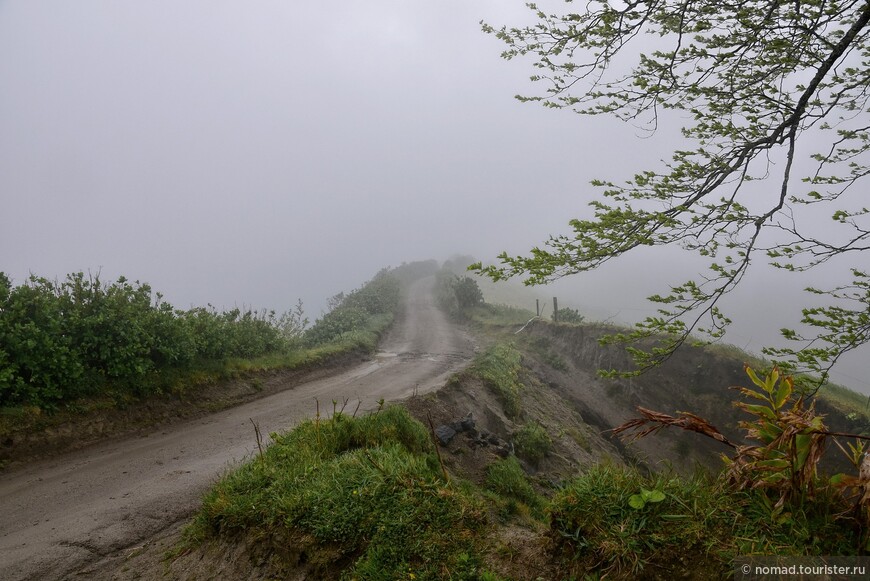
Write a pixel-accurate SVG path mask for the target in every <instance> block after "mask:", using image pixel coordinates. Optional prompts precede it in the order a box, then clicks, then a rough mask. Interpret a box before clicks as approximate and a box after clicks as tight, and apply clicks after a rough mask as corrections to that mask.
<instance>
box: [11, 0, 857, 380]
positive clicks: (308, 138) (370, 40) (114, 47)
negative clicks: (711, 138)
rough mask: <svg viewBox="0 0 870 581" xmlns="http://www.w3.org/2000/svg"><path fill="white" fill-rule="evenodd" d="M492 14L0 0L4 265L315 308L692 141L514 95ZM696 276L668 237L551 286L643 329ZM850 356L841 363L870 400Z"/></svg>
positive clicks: (562, 226) (514, 8)
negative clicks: (660, 245)
mask: <svg viewBox="0 0 870 581" xmlns="http://www.w3.org/2000/svg"><path fill="white" fill-rule="evenodd" d="M481 19H484V20H487V21H488V22H491V23H493V24H503V23H507V24H519V23H521V22H523V21H525V20H527V19H528V16H527V10H526V9H525V8H524V7H523V3H522V2H507V1H505V0H476V1H468V0H465V1H460V0H440V1H438V2H425V3H424V2H402V1H398V0H396V1H385V0H376V1H369V2H355V1H332V2H311V3H302V2H289V1H286V0H283V1H281V0H275V1H255V2H241V1H236V2H229V1H215V0H188V1H185V2H178V1H148V2H143V1H141V0H140V1H121V0H90V1H88V0H80V1H77V2H68V1H64V0H45V1H40V0H4V1H0V203H2V208H0V270H2V271H5V272H7V273H9V274H10V275H11V276H12V277H13V279H14V280H15V282H21V281H22V280H24V279H25V278H26V276H27V275H28V273H30V272H33V273H35V274H38V275H42V276H48V277H63V276H64V275H65V274H66V273H69V272H74V271H80V270H81V271H92V272H96V271H100V272H101V273H102V276H103V279H104V280H112V279H115V278H117V277H118V276H119V275H122V274H123V275H125V276H127V277H128V278H131V279H134V280H135V279H138V280H142V281H147V282H148V283H150V284H151V285H152V286H153V287H154V289H155V290H159V291H161V292H162V293H163V294H164V295H165V297H166V299H167V300H168V301H169V302H171V303H172V304H174V305H175V306H176V307H179V308H187V307H189V306H192V305H204V304H206V303H211V304H214V305H216V306H218V307H232V306H236V305H238V306H242V305H246V306H252V307H255V308H263V307H265V308H273V309H276V310H279V311H281V310H285V309H288V308H290V307H291V306H292V305H293V304H294V303H295V301H296V299H297V298H302V300H303V302H304V303H305V305H306V307H307V310H308V314H309V316H311V318H312V319H313V318H315V317H316V316H317V315H318V314H319V311H320V309H321V308H323V305H324V304H325V299H326V297H327V296H329V295H332V294H335V293H337V292H339V291H343V290H349V289H351V288H354V287H356V286H358V285H359V284H361V283H362V282H363V281H364V280H366V279H368V278H370V277H371V276H372V275H373V274H374V273H375V272H376V271H377V270H378V269H380V268H381V267H384V266H389V265H392V266H395V265H398V264H400V263H401V262H403V261H412V260H422V259H428V258H436V259H442V260H443V259H445V258H447V257H449V256H450V255H451V254H454V253H462V254H473V255H475V256H477V257H478V258H482V259H484V260H487V259H492V258H493V257H494V256H495V255H496V254H497V253H498V252H500V251H502V250H507V251H508V252H511V253H522V252H525V251H527V250H528V249H529V248H531V247H532V246H534V245H537V244H541V243H542V242H543V241H544V240H545V239H546V237H547V236H548V235H549V234H556V233H562V232H566V231H567V230H568V228H567V221H568V220H569V219H570V218H573V217H577V216H580V215H585V216H588V215H589V212H590V211H589V209H588V208H587V203H588V201H589V200H591V199H592V195H593V194H594V190H593V189H592V188H591V187H589V186H588V182H589V180H591V179H592V178H595V177H600V178H609V179H619V178H624V177H628V175H627V172H628V171H631V172H634V171H636V170H640V169H644V168H645V167H648V166H650V165H653V164H654V163H655V162H656V161H657V160H659V159H660V158H661V157H663V156H666V155H667V151H668V150H669V149H670V148H673V147H674V146H675V144H676V143H678V142H677V141H675V139H674V136H675V135H676V134H677V132H676V129H677V128H671V129H670V130H669V129H667V128H665V129H663V130H662V131H660V132H659V133H657V134H656V135H655V136H654V137H652V138H649V139H642V138H641V135H642V132H640V131H638V130H637V129H636V128H633V127H631V126H627V125H624V124H621V123H619V122H617V121H615V120H612V119H604V118H593V119H590V118H580V117H577V116H575V115H571V114H570V113H567V112H554V111H549V110H545V109H543V108H540V107H538V106H535V105H523V104H521V103H519V102H517V101H516V100H514V99H513V95H514V94H516V93H522V92H530V91H531V87H530V83H529V82H528V76H529V75H530V74H532V70H531V69H530V67H529V66H528V65H527V63H525V64H523V63H509V62H505V61H503V60H502V59H500V58H499V53H500V52H501V50H502V47H501V46H500V45H499V43H498V42H497V41H496V40H495V39H493V38H491V37H489V36H487V35H485V34H483V33H482V32H481V31H480V24H479V21H480V20H481ZM759 266H762V265H759ZM703 268H704V263H700V262H698V261H696V260H694V259H693V258H692V257H691V255H688V254H685V253H682V252H679V251H667V250H665V251H662V250H661V249H654V251H653V252H649V253H647V254H642V255H638V256H630V257H626V259H625V260H622V261H619V263H616V264H614V265H607V267H606V268H604V269H602V270H601V271H600V272H597V273H593V274H592V275H591V276H589V277H584V278H582V279H579V278H576V277H575V278H574V279H572V280H570V281H565V282H564V283H563V284H560V285H557V287H556V290H555V291H552V292H558V293H560V295H562V296H565V300H566V301H567V302H569V303H574V304H575V305H577V306H579V307H581V308H584V309H586V310H587V312H589V313H590V314H593V315H594V316H595V317H596V318H607V317H615V318H616V320H619V321H621V322H631V321H633V320H636V319H637V318H640V317H642V316H645V315H646V314H649V313H650V312H652V309H650V307H649V305H647V304H645V302H644V301H643V299H644V297H646V296H647V295H649V294H652V293H656V292H665V291H667V285H668V283H679V282H683V281H684V280H686V279H688V278H691V277H692V276H693V274H694V273H696V272H698V269H703ZM757 270H760V269H757ZM781 276H782V274H768V273H763V272H758V273H755V272H753V273H752V276H751V277H749V278H748V279H747V280H746V288H745V289H741V291H740V293H739V294H737V295H735V296H734V297H732V298H731V299H729V301H730V302H729V307H730V308H729V313H728V314H729V315H731V316H732V318H733V319H735V325H734V328H733V330H732V332H731V333H729V336H728V337H727V340H728V341H729V342H732V343H734V344H737V345H739V346H741V347H744V346H746V347H748V348H750V349H753V350H758V349H759V348H760V347H761V345H762V344H764V342H768V341H771V340H773V339H775V338H776V336H777V331H778V329H779V328H780V327H782V326H787V325H790V324H792V323H793V322H794V321H795V320H797V318H798V317H799V308H800V305H801V304H802V303H801V301H803V300H804V297H803V296H802V294H801V293H800V288H802V287H804V286H807V285H809V284H811V283H815V284H818V283H817V281H812V280H808V279H807V280H804V279H797V278H794V277H792V278H789V279H787V280H785V281H784V282H781V283H776V282H775V281H777V280H780V279H779V278H776V277H781ZM772 284H781V285H783V287H781V288H788V289H789V290H788V292H787V293H785V294H786V295H787V296H789V297H791V298H792V299H794V302H793V303H792V302H791V301H786V300H783V298H782V294H780V295H778V296H772V295H771V294H770V292H769V291H770V288H771V285H772ZM542 293H543V294H548V293H549V294H552V293H551V291H550V290H544V291H542ZM735 311H737V312H735ZM866 354H867V351H866V349H865V350H864V352H863V356H864V357H866ZM859 358H860V355H855V356H853V357H851V359H850V360H849V361H846V362H845V364H844V365H843V366H842V367H841V372H842V373H841V374H839V375H836V376H835V379H836V380H838V381H840V382H842V383H845V384H847V385H850V386H852V387H854V388H856V389H859V390H862V391H864V392H866V393H870V382H868V380H867V379H866V378H865V377H864V374H863V370H864V368H865V366H863V365H859V364H858V360H859Z"/></svg>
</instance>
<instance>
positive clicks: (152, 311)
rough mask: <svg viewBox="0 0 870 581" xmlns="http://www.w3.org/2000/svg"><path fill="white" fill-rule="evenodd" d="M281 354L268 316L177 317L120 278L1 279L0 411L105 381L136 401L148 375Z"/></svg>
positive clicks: (50, 404)
mask: <svg viewBox="0 0 870 581" xmlns="http://www.w3.org/2000/svg"><path fill="white" fill-rule="evenodd" d="M287 347H288V342H287V340H286V339H285V338H284V336H283V335H282V332H281V330H280V329H279V328H278V324H277V321H276V318H275V315H274V313H271V312H270V313H266V312H262V313H259V312H255V311H251V310H248V311H245V312H241V311H239V310H238V309H234V310H232V311H229V312H224V313H219V312H217V311H216V310H215V309H214V308H209V309H203V308H196V309H191V310H190V311H186V312H183V311H177V310H175V309H173V308H172V305H170V304H169V303H166V302H164V301H163V300H162V296H161V295H160V294H159V293H158V294H157V295H156V298H155V299H153V300H152V291H151V287H150V286H148V285H147V284H141V283H139V282H136V283H130V282H128V280H127V279H126V278H124V277H121V278H119V279H118V280H117V281H116V282H115V283H112V284H105V283H103V282H101V281H100V278H99V276H96V277H92V276H88V277H85V275H84V274H83V273H75V274H70V275H68V276H67V277H66V279H65V280H64V282H62V283H60V282H56V281H54V282H53V281H49V280H47V279H45V278H40V277H37V276H31V277H30V278H28V280H27V281H26V282H25V283H24V284H21V285H18V286H14V287H13V285H12V283H11V281H10V279H9V278H8V276H6V275H5V274H3V273H0V406H9V405H35V406H38V407H42V408H45V409H51V408H54V407H56V406H58V405H59V404H61V403H63V402H68V401H71V400H73V399H75V398H77V397H80V396H82V395H87V394H89V393H93V392H96V391H99V390H103V389H104V388H105V386H106V385H107V384H109V383H110V384H111V385H112V389H113V390H120V391H128V392H132V393H138V394H141V393H144V392H147V391H148V390H151V389H154V387H155V386H156V385H158V382H155V381H154V380H153V377H151V376H152V375H154V373H155V372H157V371H161V370H165V369H184V368H186V367H188V366H190V365H191V364H192V363H194V362H195V361H211V360H223V359H226V358H229V357H258V356H261V355H265V354H267V353H274V352H280V351H286V349H287Z"/></svg>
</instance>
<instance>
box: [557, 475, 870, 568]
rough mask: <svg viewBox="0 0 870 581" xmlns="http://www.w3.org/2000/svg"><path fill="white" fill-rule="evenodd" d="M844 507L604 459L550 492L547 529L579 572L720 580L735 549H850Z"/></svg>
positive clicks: (852, 539)
mask: <svg viewBox="0 0 870 581" xmlns="http://www.w3.org/2000/svg"><path fill="white" fill-rule="evenodd" d="M633 497H634V499H633ZM843 510H845V507H844V506H842V505H841V504H840V501H839V500H837V498H836V497H835V496H828V495H826V494H825V493H824V492H822V493H820V494H819V495H818V496H817V497H816V499H815V500H814V501H813V502H807V503H805V504H804V505H803V506H801V507H799V508H798V507H792V508H788V507H786V509H785V510H784V511H782V512H777V511H775V510H774V502H773V501H770V500H768V499H767V498H766V497H765V496H764V493H763V491H750V492H736V491H733V490H730V489H729V488H727V487H726V486H725V485H724V484H723V483H721V482H720V481H717V480H714V479H712V478H711V477H709V476H706V475H703V474H699V475H698V476H696V477H694V478H689V479H685V478H680V477H676V476H672V475H661V474H660V475H656V476H653V477H645V476H642V475H641V474H639V473H638V472H637V471H635V470H633V469H626V468H621V467H616V466H612V465H606V464H605V465H598V466H594V467H593V468H591V469H590V470H589V471H588V472H587V473H585V474H584V475H582V476H580V477H578V478H576V479H574V480H572V481H570V482H569V483H567V484H566V485H565V486H564V488H563V489H562V490H561V491H560V492H558V493H557V494H556V495H555V497H554V498H553V501H552V506H551V533H552V534H553V536H554V538H555V539H556V541H557V542H558V543H559V544H560V545H561V547H562V550H563V551H564V552H565V553H567V554H568V555H570V557H571V559H572V560H574V562H575V563H576V566H577V569H578V570H583V568H584V567H591V566H594V565H598V566H603V571H604V572H607V573H608V574H611V573H612V574H613V575H615V576H618V577H627V578H633V577H637V576H643V575H644V574H645V572H647V571H651V570H655V571H662V570H664V571H669V572H670V573H674V574H679V573H680V572H683V573H686V574H688V573H692V574H693V575H694V576H695V577H709V578H725V577H727V576H728V575H729V574H730V571H731V562H732V560H733V559H734V558H735V557H736V556H739V555H795V556H796V555H854V554H856V550H857V548H858V545H859V536H858V534H857V533H856V531H854V530H853V529H852V528H851V526H850V524H849V521H848V520H846V519H840V520H837V519H835V516H834V515H836V514H838V513H841V512H842V511H843Z"/></svg>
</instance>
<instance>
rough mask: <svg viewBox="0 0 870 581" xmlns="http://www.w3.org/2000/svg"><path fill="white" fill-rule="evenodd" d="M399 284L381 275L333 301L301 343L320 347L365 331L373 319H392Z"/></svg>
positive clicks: (382, 272)
mask: <svg viewBox="0 0 870 581" xmlns="http://www.w3.org/2000/svg"><path fill="white" fill-rule="evenodd" d="M400 292H401V291H400V286H399V281H398V280H397V279H396V278H394V277H393V276H391V275H390V274H389V272H388V271H381V272H379V273H378V274H377V275H375V277H374V278H373V279H372V280H370V281H369V282H367V283H366V284H364V285H363V286H362V287H360V288H358V289H356V290H354V291H352V292H351V293H350V294H348V295H347V296H343V297H342V298H341V300H340V301H336V306H335V308H334V309H333V310H331V311H329V312H328V313H326V314H325V315H323V316H322V317H320V318H319V319H317V321H315V323H314V325H313V326H312V327H311V328H310V329H308V330H307V331H306V332H305V336H304V339H305V343H306V344H307V345H310V346H317V345H324V344H326V343H330V342H332V341H337V340H342V339H344V338H345V337H346V336H347V335H351V334H354V333H357V332H362V331H366V330H367V329H368V328H369V327H370V326H371V322H372V320H373V319H376V318H378V317H380V316H383V315H392V314H393V313H395V311H396V309H397V308H398V305H399V295H400Z"/></svg>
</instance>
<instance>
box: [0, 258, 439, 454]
mask: <svg viewBox="0 0 870 581" xmlns="http://www.w3.org/2000/svg"><path fill="white" fill-rule="evenodd" d="M436 269H437V263H435V262H434V261H430V262H420V263H410V264H403V265H401V266H399V267H397V268H393V269H384V270H382V271H381V272H379V273H377V274H376V275H375V276H374V277H373V278H372V279H371V280H370V281H368V282H367V283H365V284H363V285H362V286H361V287H359V288H358V289H356V290H353V291H351V292H349V293H346V294H345V293H340V294H339V295H336V297H333V299H331V300H330V305H329V307H330V308H329V310H328V311H327V312H326V313H324V314H323V315H322V316H321V317H320V318H318V319H317V320H316V321H314V323H313V324H310V323H309V319H308V318H307V316H306V314H305V312H304V310H303V307H302V304H301V301H300V302H298V303H297V304H296V306H295V308H293V309H291V310H290V311H288V312H285V313H283V314H277V313H275V312H273V311H262V310H261V311H256V310H252V309H246V310H241V309H232V310H229V311H218V310H217V309H215V308H214V307H212V306H211V305H209V306H207V307H197V308H192V309H189V310H180V309H176V308H174V307H173V306H172V305H171V304H169V303H168V302H167V301H165V300H164V299H163V297H162V296H161V295H160V293H155V292H153V290H152V289H151V287H150V286H149V285H147V284H144V283H139V282H130V281H128V280H127V279H126V278H123V277H122V278H120V279H118V280H117V281H115V282H113V283H106V282H103V281H102V280H101V279H100V277H99V276H86V275H84V274H83V273H75V274H71V275H69V276H67V277H66V279H65V280H64V281H62V282H58V281H51V280H48V279H45V278H41V277H37V276H31V277H30V278H28V280H26V281H25V282H23V283H21V284H17V285H13V284H12V281H11V280H10V279H9V278H8V277H7V276H6V275H4V274H2V273H0V441H2V449H0V468H2V467H3V466H4V465H5V464H7V463H8V462H10V461H11V460H12V459H15V458H20V459H24V458H27V457H29V455H32V454H35V455H40V454H43V453H48V451H50V450H61V449H66V448H67V447H75V445H76V439H77V438H81V439H82V441H93V440H94V439H98V438H100V437H105V436H108V435H111V434H114V433H116V432H118V430H121V431H124V430H127V429H138V428H143V427H145V426H146V425H148V424H149V423H154V422H157V423H162V422H165V421H167V419H169V420H171V418H174V417H179V418H180V417H187V416H189V415H191V414H193V415H196V414H198V413H203V412H208V411H216V410H218V409H222V408H223V407H227V406H230V405H234V404H235V403H239V402H240V401H244V400H245V399H250V398H252V397H256V393H257V392H260V391H262V390H263V388H264V383H265V381H266V379H265V377H266V376H263V375H262V374H263V373H269V374H272V373H277V372H291V373H295V372H297V371H298V372H300V373H302V372H305V371H306V370H314V369H317V368H321V367H324V366H329V365H339V364H341V362H343V361H348V360H350V359H352V358H353V357H356V356H357V355H363V354H366V353H369V352H371V351H373V350H375V349H376V348H377V343H378V340H379V338H380V336H381V335H382V334H383V333H384V332H385V331H386V330H387V329H388V328H389V326H390V325H391V324H392V322H393V319H394V317H395V315H396V312H397V310H398V307H399V302H400V295H401V292H402V287H403V286H405V285H407V284H410V283H412V282H413V281H415V280H417V279H419V278H421V277H424V276H427V275H430V274H432V273H434V271H435V270H436ZM236 380H240V381H242V382H243V383H244V387H240V388H234V387H230V386H232V385H234V384H233V383H232V382H233V381H236ZM221 386H227V388H226V390H224V388H223V387H221ZM213 392H214V393H213ZM172 402H176V404H177V405H173V403H172ZM152 408H153V409H152ZM137 409H141V410H142V413H141V414H139V413H133V411H134V410H137ZM130 414H132V415H130ZM128 416H129V417H128ZM125 418H126V419H125ZM77 425H81V426H82V428H83V429H81V430H76V429H75V428H74V427H75V426H77ZM59 430H60V431H59ZM70 430H72V433H71V434H70V435H69V436H67V437H64V438H63V439H62V440H57V438H58V437H60V436H57V437H56V436H54V435H52V434H54V433H55V432H57V433H58V434H61V433H67V432H69V431H70ZM76 434H79V435H76ZM55 440H57V441H55ZM28 450H32V451H30V452H29V451H28Z"/></svg>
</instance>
